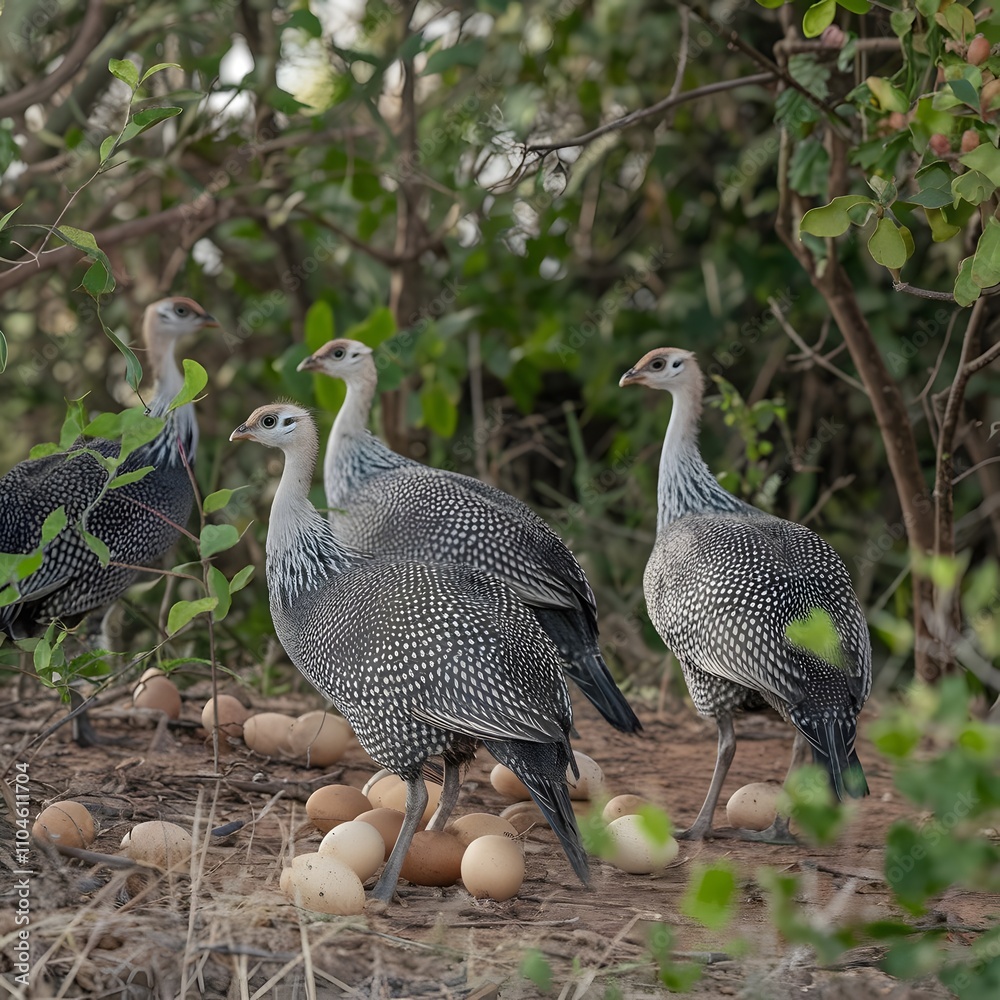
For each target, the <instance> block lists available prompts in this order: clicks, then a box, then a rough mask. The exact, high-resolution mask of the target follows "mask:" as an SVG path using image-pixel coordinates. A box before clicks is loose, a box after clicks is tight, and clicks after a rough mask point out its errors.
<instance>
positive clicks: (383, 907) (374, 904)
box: [365, 896, 389, 917]
mask: <svg viewBox="0 0 1000 1000" xmlns="http://www.w3.org/2000/svg"><path fill="white" fill-rule="evenodd" d="M388 911H389V903H388V900H385V899H376V898H375V897H374V896H369V897H368V899H366V900H365V913H370V914H372V916H376V917H382V916H385V914H386V913H388Z"/></svg>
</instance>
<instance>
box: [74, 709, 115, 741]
mask: <svg viewBox="0 0 1000 1000" xmlns="http://www.w3.org/2000/svg"><path fill="white" fill-rule="evenodd" d="M72 728H73V742H74V743H76V745H77V746H78V747H99V746H120V745H121V744H122V743H124V742H125V740H124V739H122V738H121V737H116V736H102V735H101V734H100V733H98V731H97V730H96V729H95V728H94V727H93V726H92V725H91V722H90V719H89V718H88V716H87V715H86V713H82V714H80V715H77V716H74V717H73V720H72Z"/></svg>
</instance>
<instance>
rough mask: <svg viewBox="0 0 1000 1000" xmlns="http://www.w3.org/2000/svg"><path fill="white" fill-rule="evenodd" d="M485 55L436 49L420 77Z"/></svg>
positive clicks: (472, 46) (459, 48)
mask: <svg viewBox="0 0 1000 1000" xmlns="http://www.w3.org/2000/svg"><path fill="white" fill-rule="evenodd" d="M830 2H831V3H833V2H834V0H830ZM485 54H486V42H485V41H483V39H481V38H476V39H474V40H473V41H470V42H460V43H459V44H458V45H452V46H450V47H449V48H447V49H438V50H437V52H432V53H431V54H430V55H429V56H428V57H427V62H426V63H425V65H424V69H423V72H422V73H421V76H431V75H433V74H434V73H443V72H444V71H445V70H447V69H451V68H452V67H453V66H471V67H472V68H473V69H479V67H480V66H481V65H482V61H483V56H484V55H485Z"/></svg>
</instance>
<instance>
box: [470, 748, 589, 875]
mask: <svg viewBox="0 0 1000 1000" xmlns="http://www.w3.org/2000/svg"><path fill="white" fill-rule="evenodd" d="M485 745H486V749H487V750H489V752H490V753H491V754H493V756H494V757H496V759H497V760H498V761H500V763H501V764H505V765H506V766H507V767H509V768H510V769H511V770H512V771H513V772H514V773H515V774H516V775H517V776H518V777H519V778H520V779H521V781H522V782H523V783H524V784H525V786H526V787H527V789H528V791H529V792H531V797H532V798H533V799H534V800H535V804H536V805H537V806H538V808H539V809H540V810H541V811H542V815H543V816H544V817H545V819H546V820H547V821H548V823H549V826H551V827H552V829H553V830H554V831H555V834H556V836H557V837H558V838H559V842H560V843H561V844H562V848H563V851H564V852H565V854H566V857H567V858H568V859H569V863H570V864H571V865H572V866H573V871H575V872H576V874H577V875H578V876H579V878H580V881H581V882H582V883H583V884H584V885H588V886H589V885H590V867H589V865H588V863H587V854H586V852H585V851H584V849H583V844H582V842H581V841H580V831H579V830H578V829H577V825H576V815H575V814H574V812H573V803H572V802H571V801H570V797H569V788H567V786H566V768H567V767H568V766H569V762H570V758H569V754H568V752H567V749H566V747H565V745H563V744H559V743H527V742H522V741H520V740H516V741H515V740H511V741H509V742H504V743H499V742H496V741H494V740H486V741H485Z"/></svg>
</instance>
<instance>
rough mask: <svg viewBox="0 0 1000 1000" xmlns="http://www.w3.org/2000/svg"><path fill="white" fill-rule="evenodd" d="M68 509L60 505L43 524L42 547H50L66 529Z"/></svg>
mask: <svg viewBox="0 0 1000 1000" xmlns="http://www.w3.org/2000/svg"><path fill="white" fill-rule="evenodd" d="M66 521H67V519H66V508H65V507H63V506H62V504H60V505H59V506H58V507H56V509H55V510H54V511H51V512H50V513H49V515H48V516H47V517H46V518H45V520H44V521H43V522H42V545H48V544H49V542H51V541H52V539H53V538H55V537H56V535H58V534H59V532H60V531H62V530H63V528H65V527H66Z"/></svg>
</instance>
